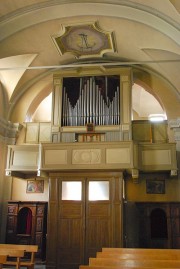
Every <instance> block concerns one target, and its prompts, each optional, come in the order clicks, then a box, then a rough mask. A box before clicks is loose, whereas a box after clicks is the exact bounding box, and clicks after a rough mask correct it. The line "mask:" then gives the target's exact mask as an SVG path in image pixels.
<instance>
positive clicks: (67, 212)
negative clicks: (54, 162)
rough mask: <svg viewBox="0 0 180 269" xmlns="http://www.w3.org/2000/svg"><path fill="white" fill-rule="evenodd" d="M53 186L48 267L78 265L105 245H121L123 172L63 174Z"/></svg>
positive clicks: (76, 266) (75, 267)
mask: <svg viewBox="0 0 180 269" xmlns="http://www.w3.org/2000/svg"><path fill="white" fill-rule="evenodd" d="M53 186H54V187H55V188H56V191H55V190H53V188H54V187H53ZM50 189H51V191H50V209H51V210H52V212H50V214H49V216H48V218H49V221H48V222H49V225H48V226H49V230H48V249H49V251H50V253H49V254H50V255H49V256H48V257H47V267H51V268H52V267H54V268H67V269H70V268H71V269H77V268H78V267H79V265H80V264H87V263H88V259H89V257H95V255H96V252H97V251H100V250H101V249H102V247H112V246H114V247H119V246H121V245H122V217H121V216H122V178H121V174H118V175H116V176H110V175H107V174H106V175H104V176H102V175H101V176H100V175H99V177H98V176H97V175H96V176H93V175H91V176H85V175H82V176H79V177H78V176H77V177H75V176H73V175H72V176H62V177H61V176H60V177H59V178H56V179H53V178H52V179H51V188H50ZM53 195H55V196H53ZM55 212H56V213H55ZM54 217H55V220H54ZM54 221H55V222H56V224H55V225H54V224H52V222H54ZM50 235H53V238H54V243H53V245H52V243H51V241H50V240H51V239H50ZM53 249H54V252H53ZM49 251H48V252H49ZM51 252H53V253H55V254H53V255H54V256H53V257H54V258H52V256H51Z"/></svg>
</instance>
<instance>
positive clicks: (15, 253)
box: [0, 248, 24, 258]
mask: <svg viewBox="0 0 180 269" xmlns="http://www.w3.org/2000/svg"><path fill="white" fill-rule="evenodd" d="M0 255H6V256H8V257H16V258H22V257H24V250H21V249H8V248H2V249H0Z"/></svg>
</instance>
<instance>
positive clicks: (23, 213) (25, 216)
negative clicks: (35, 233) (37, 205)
mask: <svg viewBox="0 0 180 269" xmlns="http://www.w3.org/2000/svg"><path fill="white" fill-rule="evenodd" d="M31 231H32V211H31V209H30V208H28V207H23V208H21V209H20V210H19V213H18V216H17V234H27V235H30V234H31Z"/></svg>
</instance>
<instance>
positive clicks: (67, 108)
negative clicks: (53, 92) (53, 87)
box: [61, 75, 120, 126]
mask: <svg viewBox="0 0 180 269" xmlns="http://www.w3.org/2000/svg"><path fill="white" fill-rule="evenodd" d="M61 115H62V120H61V126H85V125H86V124H87V123H93V124H94V125H119V124H120V77H119V76H116V75H115V76H88V77H80V78H78V77H68V78H63V92H62V114H61Z"/></svg>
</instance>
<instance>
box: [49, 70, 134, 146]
mask: <svg viewBox="0 0 180 269" xmlns="http://www.w3.org/2000/svg"><path fill="white" fill-rule="evenodd" d="M131 89H132V71H131V68H107V69H106V68H98V69H93V70H92V69H86V68H84V69H81V70H78V72H77V71H72V70H71V71H62V72H61V73H56V74H54V89H53V106H52V132H51V140H52V142H53V143H59V142H70V143H71V142H79V141H80V142H81V141H84V139H81V137H80V139H77V138H78V135H81V134H82V133H85V132H86V131H87V125H88V124H93V125H94V134H95V135H96V134H98V133H99V134H100V136H99V137H100V139H101V137H102V139H103V141H127V140H130V139H131V114H132V113H131V109H132V108H131ZM95 138H96V136H94V137H93V138H92V139H91V137H90V138H89V137H88V139H89V140H90V141H94V139H95ZM90 141H89V142H90ZM95 141H96V140H95ZM98 141H99V139H98ZM87 142H88V141H87Z"/></svg>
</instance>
